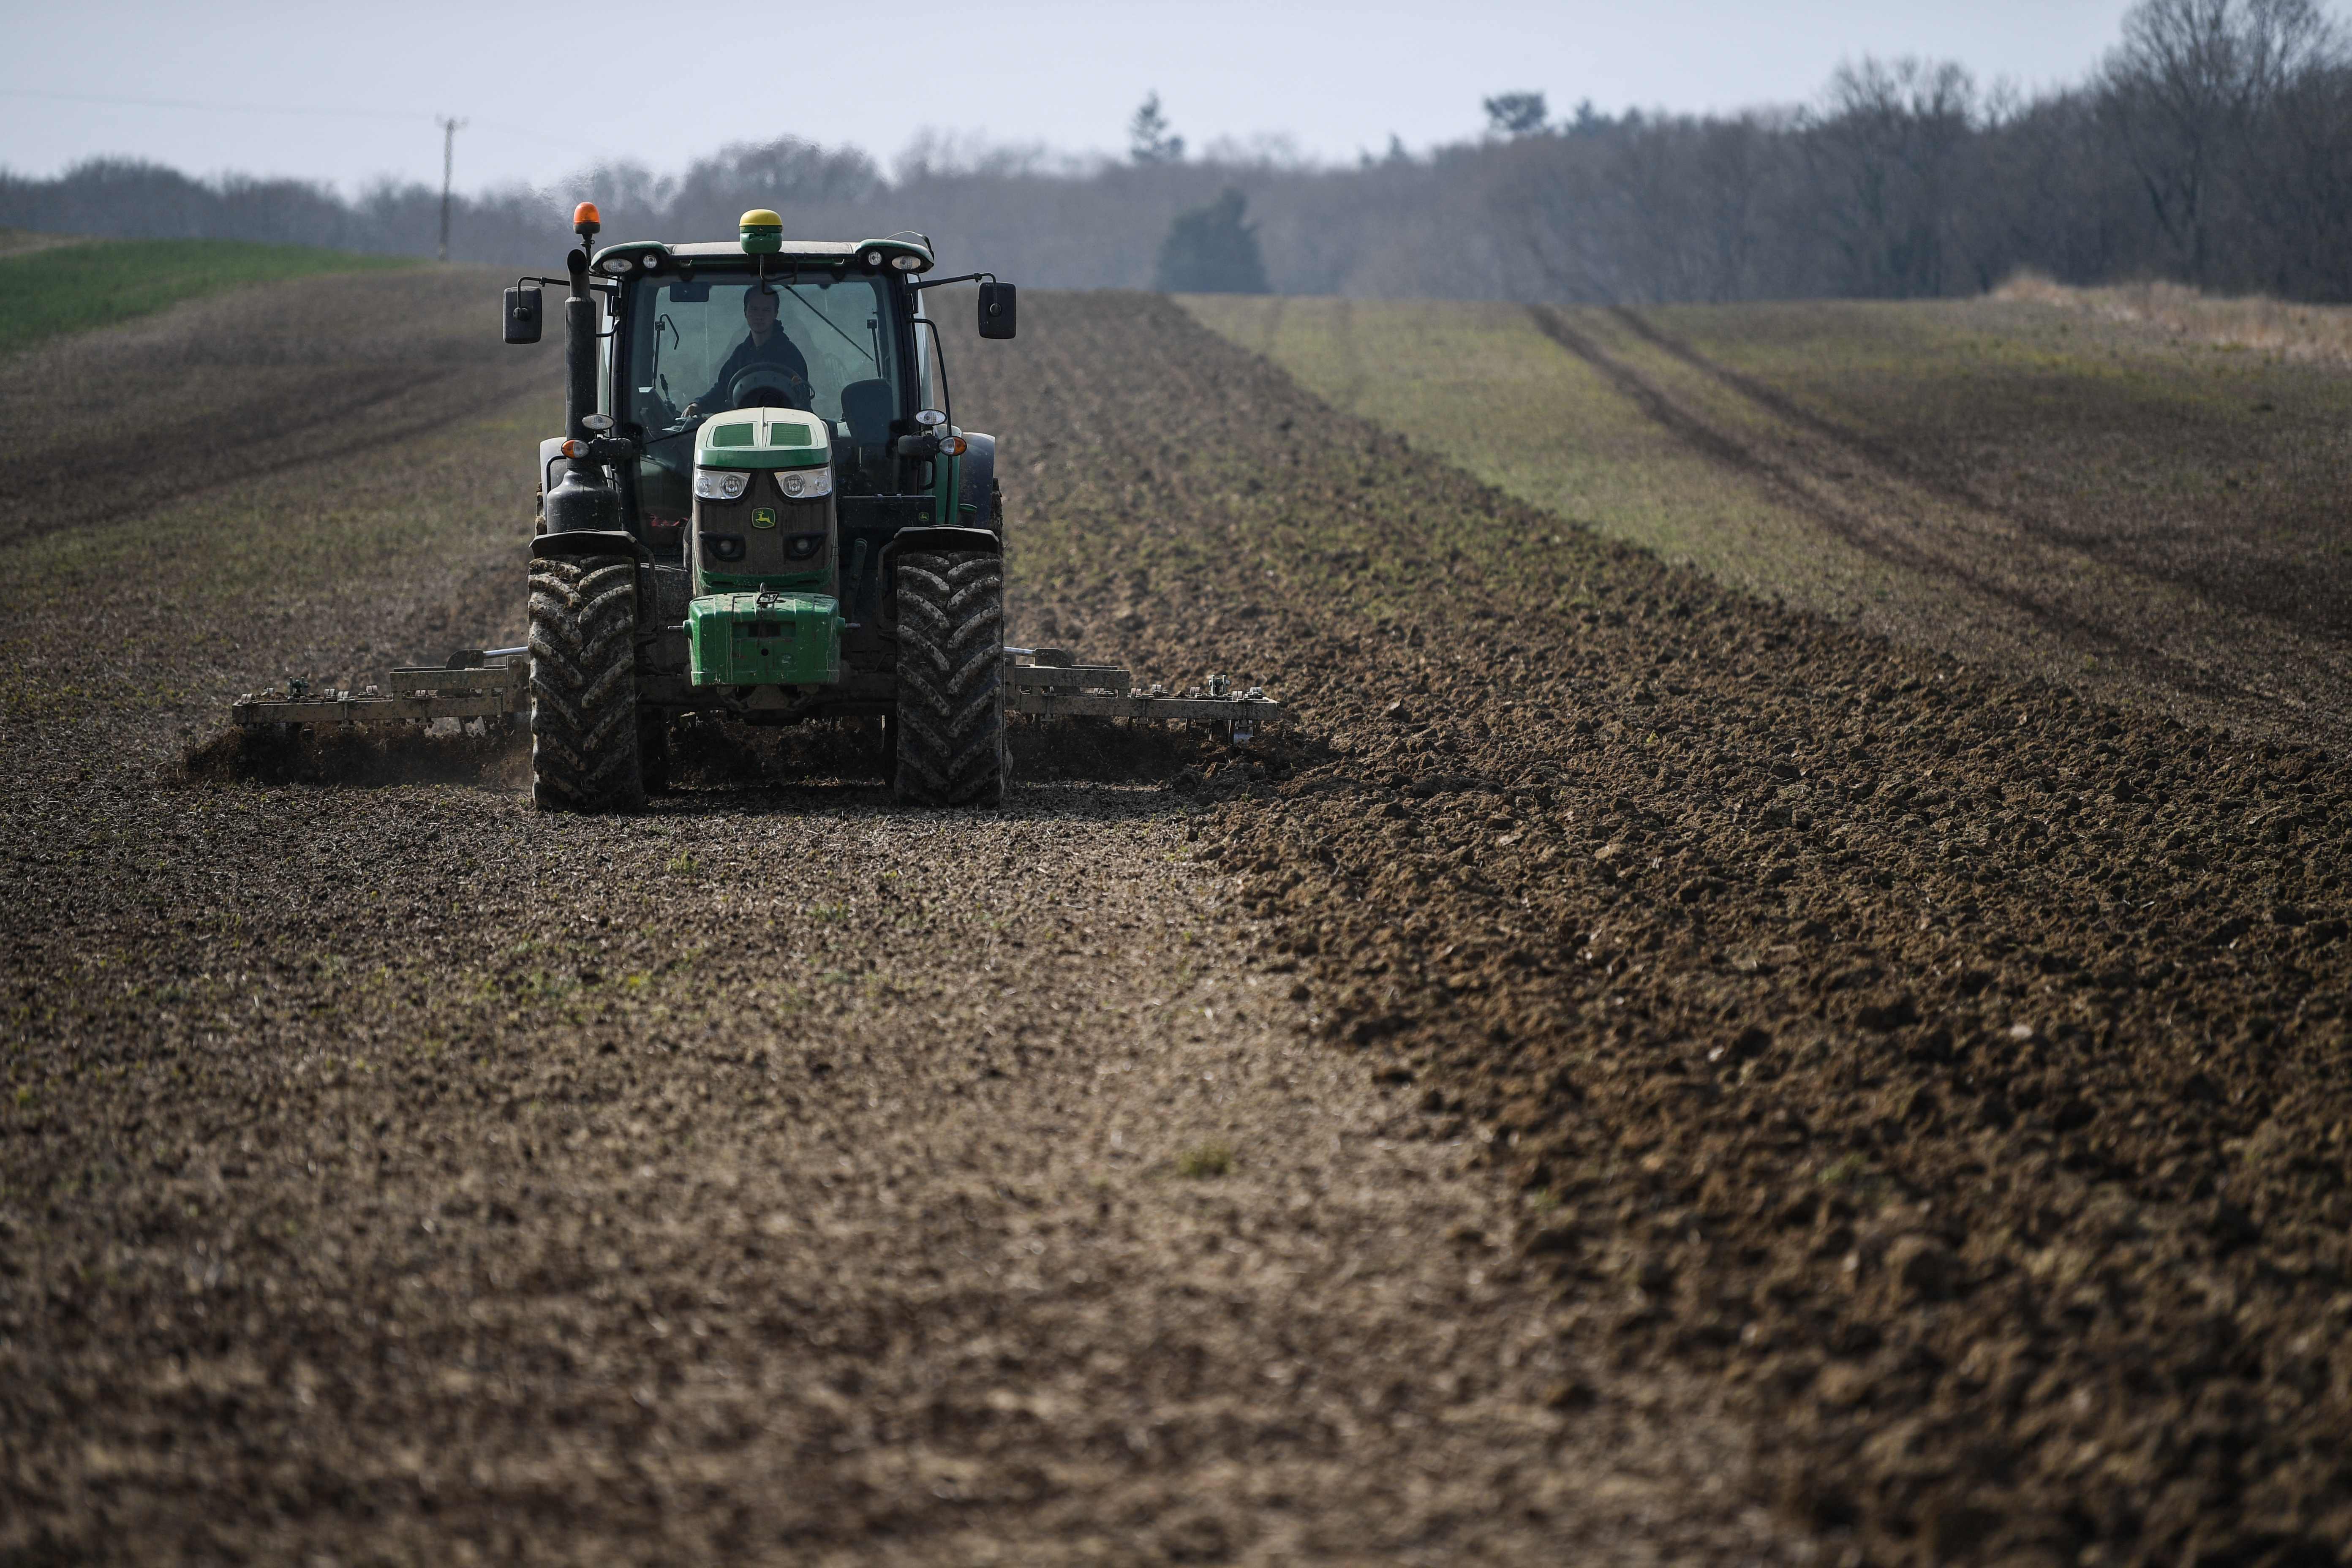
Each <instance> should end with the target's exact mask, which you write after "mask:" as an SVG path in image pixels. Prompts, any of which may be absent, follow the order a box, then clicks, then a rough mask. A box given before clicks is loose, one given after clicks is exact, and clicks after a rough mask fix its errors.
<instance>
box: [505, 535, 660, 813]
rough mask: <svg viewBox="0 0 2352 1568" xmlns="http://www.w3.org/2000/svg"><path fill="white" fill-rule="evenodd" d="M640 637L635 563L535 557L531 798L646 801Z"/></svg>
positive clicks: (617, 807)
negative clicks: (641, 738) (640, 734)
mask: <svg viewBox="0 0 2352 1568" xmlns="http://www.w3.org/2000/svg"><path fill="white" fill-rule="evenodd" d="M636 634H637V566H636V563H635V562H634V561H632V560H630V559H629V558H628V557H626V556H624V555H589V556H583V557H582V558H580V559H578V560H576V561H567V560H554V561H533V562H532V563H530V803H531V805H534V806H537V807H538V808H539V809H540V810H541V811H636V810H640V809H642V808H643V807H644V805H645V804H646V780H645V772H644V765H643V762H642V760H641V758H642V753H641V752H640V750H639V745H638V728H637V669H636V640H637V635H636Z"/></svg>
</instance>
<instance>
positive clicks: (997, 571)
mask: <svg viewBox="0 0 2352 1568" xmlns="http://www.w3.org/2000/svg"><path fill="white" fill-rule="evenodd" d="M891 727H892V729H893V730H894V731H896V733H895V735H894V737H893V738H894V739H895V741H896V742H897V745H896V746H895V748H894V750H895V751H896V752H897V763H898V765H897V767H896V769H895V770H894V776H893V778H892V781H891V786H892V790H893V792H894V793H895V794H896V795H898V798H899V799H900V800H902V801H906V802H908V803H909V804H911V805H997V804H998V803H999V802H1001V801H1002V800H1003V798H1004V784H1005V779H1006V776H1007V775H1008V774H1009V773H1011V772H1012V756H1011V753H1010V752H1008V751H1007V749H1006V744H1007V742H1006V740H1005V733H1004V558H1003V556H1001V555H998V554H995V553H994V552H982V551H967V550H956V551H924V552H918V553H911V554H907V555H901V556H900V557H899V558H898V717H897V719H896V721H895V722H894V723H893V724H892V726H891Z"/></svg>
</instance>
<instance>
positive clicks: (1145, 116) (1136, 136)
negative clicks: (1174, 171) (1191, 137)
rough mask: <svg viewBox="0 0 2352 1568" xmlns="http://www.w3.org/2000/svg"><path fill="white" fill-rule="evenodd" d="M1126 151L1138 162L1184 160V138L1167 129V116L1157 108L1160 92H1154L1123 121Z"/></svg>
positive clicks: (1173, 161) (1176, 161) (1179, 161)
mask: <svg viewBox="0 0 2352 1568" xmlns="http://www.w3.org/2000/svg"><path fill="white" fill-rule="evenodd" d="M1127 144H1128V153H1127V155H1128V156H1129V157H1130V158H1132V159H1134V160H1135V161H1136V162H1137V163H1182V162H1183V161H1184V138H1182V137H1181V136H1177V135H1173V134H1171V132H1170V131H1169V129H1168V117H1167V116H1166V115H1165V114H1162V113H1160V95H1159V94H1158V93H1157V92H1154V93H1153V94H1152V95H1151V96H1150V97H1149V98H1147V99H1145V100H1143V105H1142V107H1141V108H1139V109H1138V110H1136V111H1135V118H1134V119H1132V120H1130V121H1128V122H1127Z"/></svg>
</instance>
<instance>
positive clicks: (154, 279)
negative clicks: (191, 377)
mask: <svg viewBox="0 0 2352 1568" xmlns="http://www.w3.org/2000/svg"><path fill="white" fill-rule="evenodd" d="M417 265H419V263H418V262H417V261H416V260H415V259H414V258H409V257H404V256H361V255H356V254H354V253H352V252H351V251H344V250H321V249H319V248H318V247H313V246H307V245H257V244H253V243H250V242H248V241H246V240H237V239H119V240H115V239H103V240H92V241H89V242H88V243H85V244H80V245H59V246H53V247H49V248H47V249H45V250H36V251H33V252H30V253H28V254H26V255H21V256H7V257H0V353H16V352H17V351H19V350H22V349H27V348H30V347H32V346H33V345H34V344H36V343H37V342H43V341H44V340H46V339H48V338H53V337H57V336H59V335H61V334H63V333H67V332H86V331H90V330H92V329H93V328H97V327H105V326H111V325H113V324H114V323H115V322H117V321H129V320H131V318H133V317H136V316H144V315H148V314H150V313H152V312H153V311H156V310H163V309H164V308H166V307H167V306H171V305H176V304H178V303H180V302H181V301H182V300H194V299H198V298H201V297H202V296H204V295H206V294H217V293H220V292H222V291H223V290H225V289H242V288H247V287H248V286H250V285H252V284H256V283H273V282H277V281H279V280H280V279H288V278H307V277H310V276H312V275H313V274H316V273H320V272H375V271H386V270H390V269H393V268H405V267H415V266H417Z"/></svg>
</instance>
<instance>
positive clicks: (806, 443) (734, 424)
mask: <svg viewBox="0 0 2352 1568" xmlns="http://www.w3.org/2000/svg"><path fill="white" fill-rule="evenodd" d="M832 461H833V431H832V430H831V428H830V427H828V426H826V424H825V422H824V420H822V419H820V418H818V417H817V416H815V415H814V414H803V413H802V412H801V411H800V410H799V409H797V408H739V409H737V410H735V412H733V413H732V414H714V415H712V416H710V417H709V418H708V419H706V420H704V421H703V422H702V428H701V429H699V430H698V431H696V432H695V435H694V464H695V467H697V468H821V467H823V466H824V464H827V463H830V462H832Z"/></svg>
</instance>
